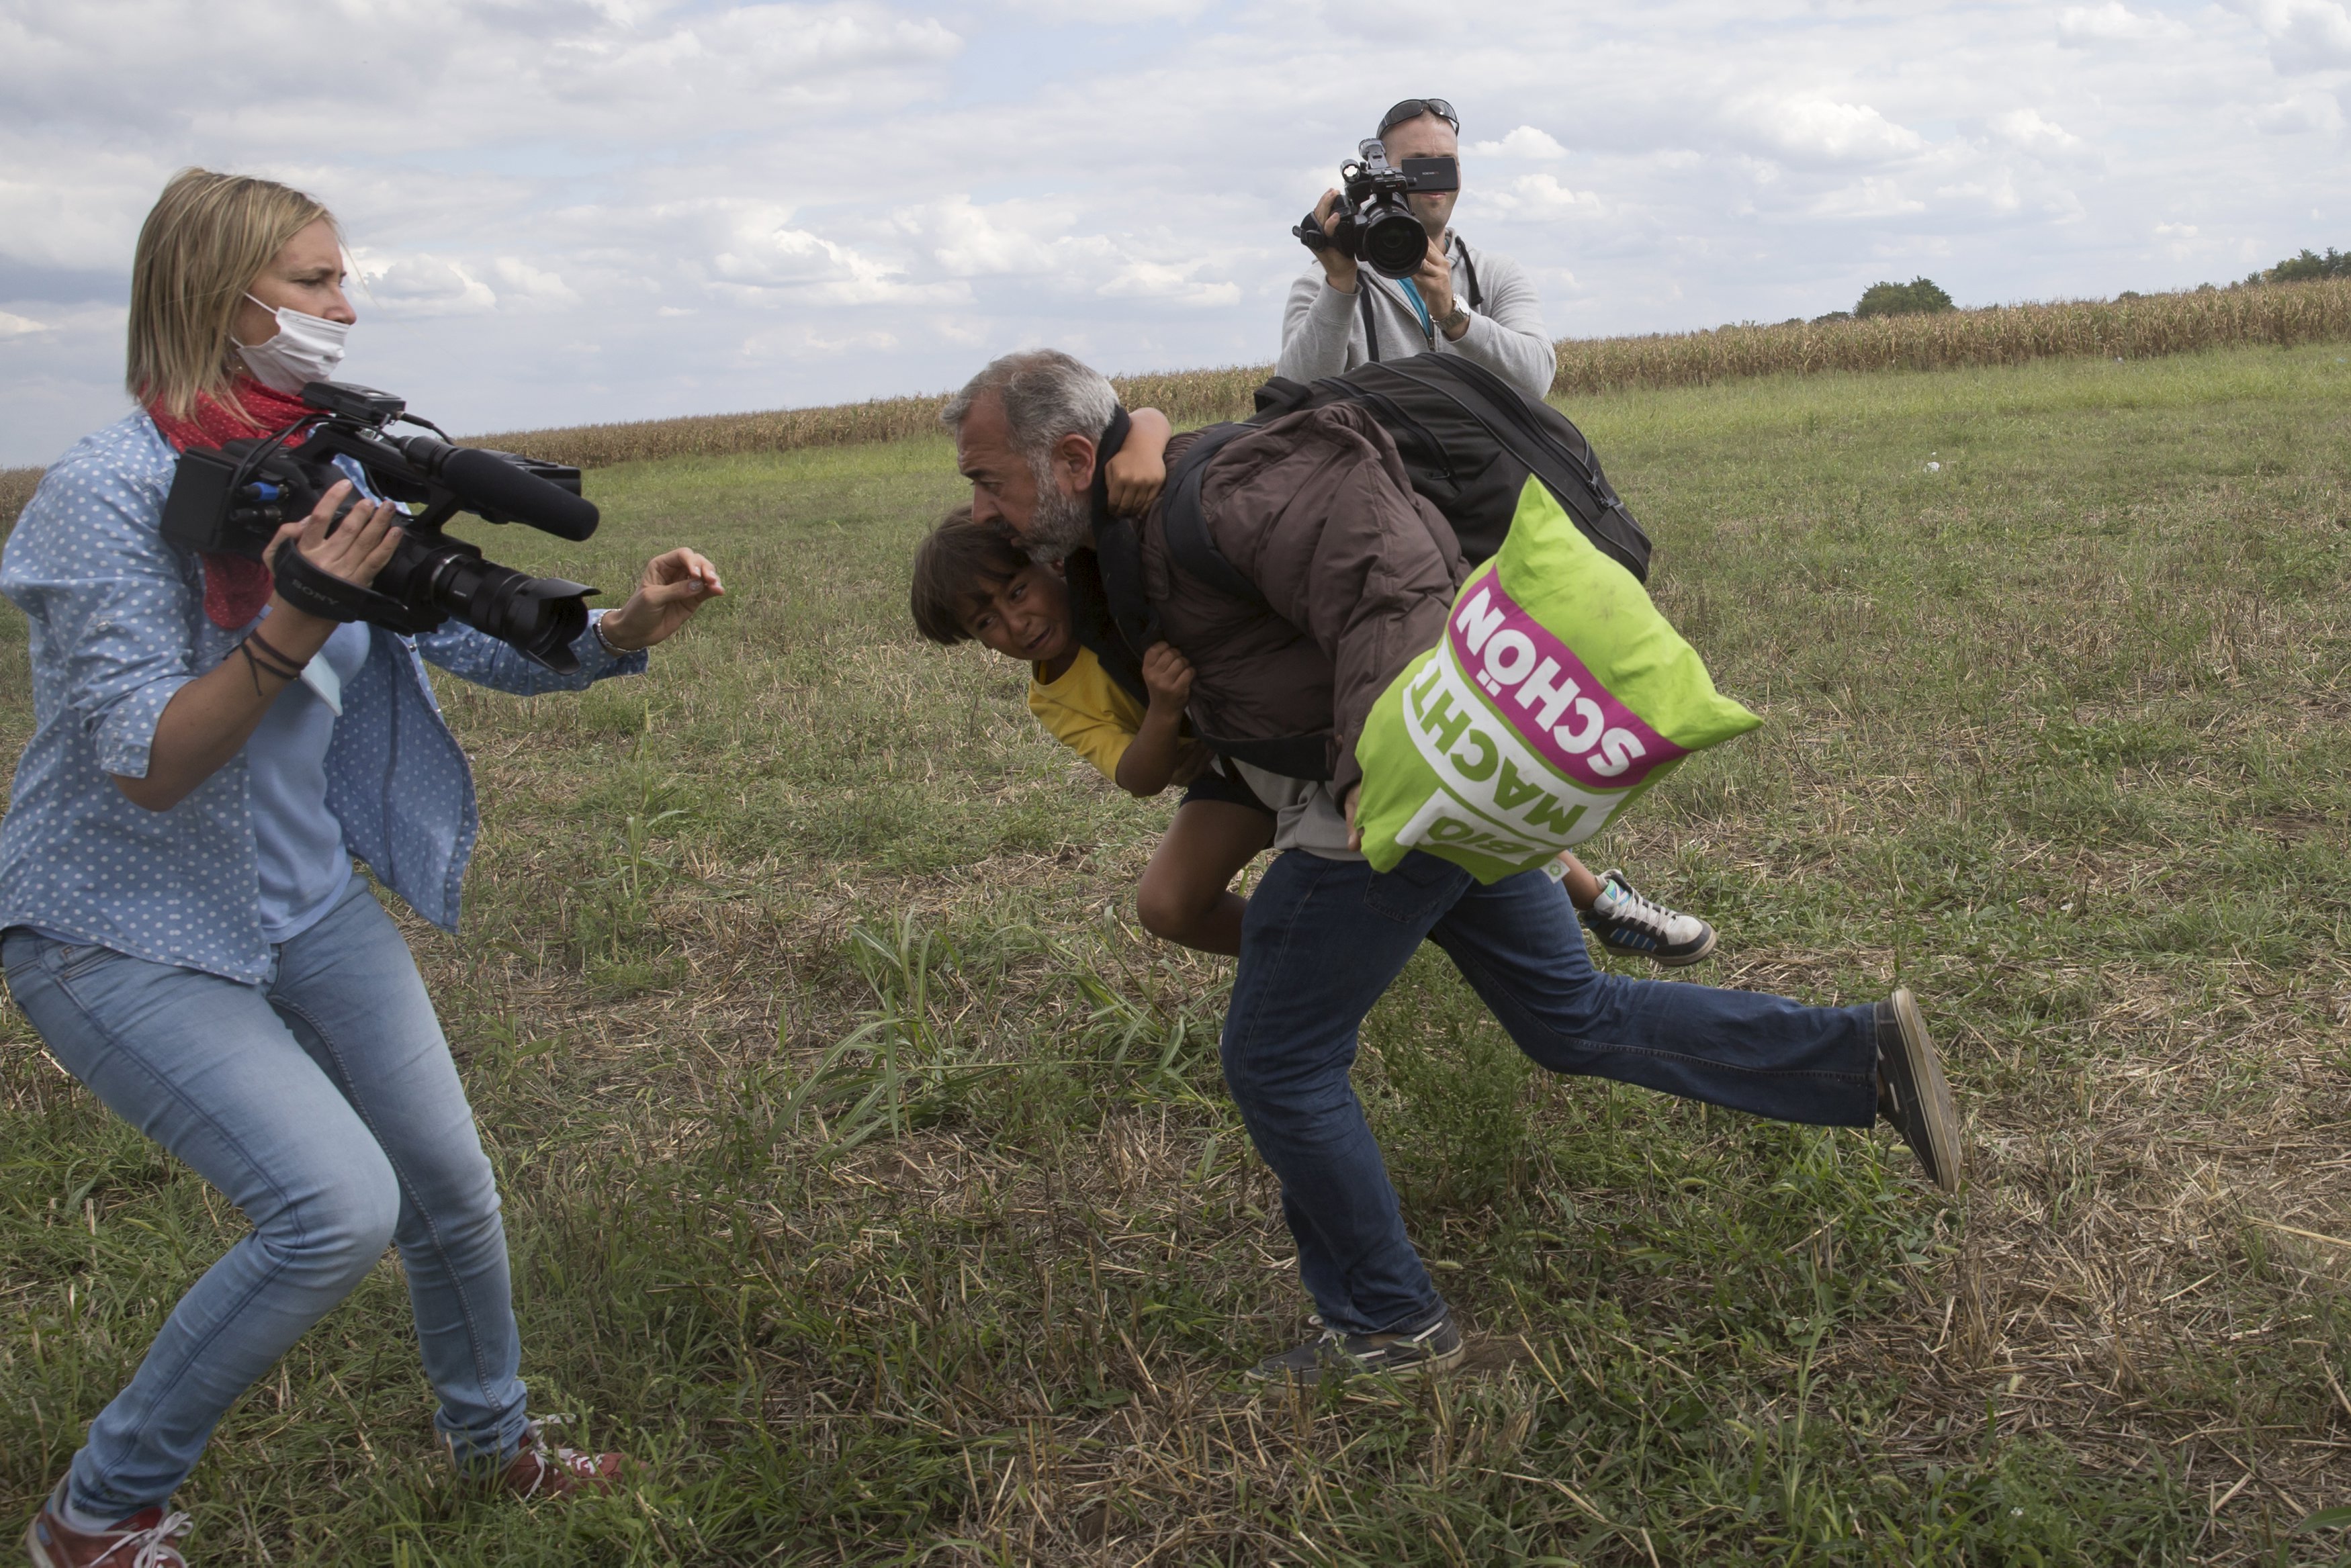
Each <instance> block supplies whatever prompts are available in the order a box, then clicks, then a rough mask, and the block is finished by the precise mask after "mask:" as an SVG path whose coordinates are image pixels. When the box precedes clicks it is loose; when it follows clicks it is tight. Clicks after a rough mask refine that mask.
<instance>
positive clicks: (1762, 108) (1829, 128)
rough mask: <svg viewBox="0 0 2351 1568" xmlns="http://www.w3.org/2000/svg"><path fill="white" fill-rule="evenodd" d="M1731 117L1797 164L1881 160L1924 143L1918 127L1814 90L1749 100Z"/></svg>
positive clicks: (1901, 155) (1905, 154)
mask: <svg viewBox="0 0 2351 1568" xmlns="http://www.w3.org/2000/svg"><path fill="white" fill-rule="evenodd" d="M1735 119H1737V120H1738V121H1739V122H1740V124H1741V125H1742V126H1743V127H1744V129H1746V130H1748V131H1750V133H1751V134H1753V135H1755V136H1757V137H1758V138H1760V140H1762V141H1763V143H1764V144H1765V145H1766V146H1768V147H1770V148H1771V149H1772V150H1773V151H1777V152H1778V153H1779V154H1780V155H1781V156H1782V157H1783V158H1787V159H1791V160H1793V161H1799V162H1821V163H1877V162H1886V161H1891V160H1895V159H1899V158H1907V157H1908V156H1909V155H1911V154H1912V153H1915V152H1917V151H1919V149H1921V148H1922V147H1924V146H1925V145H1926V143H1925V141H1924V140H1923V139H1921V138H1920V136H1919V135H1918V133H1917V131H1915V130H1911V129H1909V128H1908V127H1907V126H1902V125H1896V124H1895V123H1894V122H1893V121H1891V120H1889V119H1886V117H1885V116H1884V115H1882V114H1880V113H1878V111H1877V110H1876V109H1874V108H1872V107H1871V106H1870V105H1868V104H1865V103H1842V102H1839V101H1838V100H1836V99H1831V98H1823V97H1820V96H1818V95H1813V94H1804V95H1799V96H1794V97H1782V98H1766V99H1747V100H1746V101H1745V102H1744V103H1742V104H1740V105H1739V106H1738V108H1737V109H1736V110H1735Z"/></svg>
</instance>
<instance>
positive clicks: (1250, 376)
mask: <svg viewBox="0 0 2351 1568" xmlns="http://www.w3.org/2000/svg"><path fill="white" fill-rule="evenodd" d="M2345 337H2351V280H2343V279H2327V280H2321V281H2316V282H2310V283H2291V284H2275V285H2270V286H2262V287H2251V288H2245V287H2240V288H2230V289H2204V290H2196V291H2189V292H2182V293H2178V294H2153V295H2146V296H2140V297H2138V298H2136V299H2116V300H2071V301H2065V302H2063V303H2059V304H2054V305H2012V306H1992V307H1991V308H1989V309H1983V310H1962V311H1953V312H1949V313H1948V314H1944V315H1939V316H1897V317H1876V318H1874V319H1871V320H1867V321H1828V322H1821V323H1818V324H1814V323H1810V322H1802V321H1792V322H1784V323H1782V324H1780V325H1777V326H1769V327H1766V326H1740V327H1719V328H1716V329H1713V330H1710V331H1704V332H1672V333H1657V334H1654V335H1651V336H1647V337H1563V338H1562V339H1560V342H1559V374H1558V379H1555V380H1554V381H1553V382H1552V395H1553V396H1554V397H1565V396H1570V395H1574V394H1589V393H1594V392H1609V391H1618V390H1623V389H1630V388H1655V387H1689V386H1708V385H1711V384H1712V383H1714V382H1717V381H1725V380H1734V379H1740V378H1744V377H1750V376H1781V375H1792V376H1813V375H1821V374H1825V373H1831V372H1836V371H1847V370H1949V369H1960V368H1963V367H1968V366H1981V365H2022V364H2026V363H2029V362H2031V361H2033V360H2036V359H2063V358H2124V359H2143V358H2151V357H2153V356H2156V355H2164V354H2188V353H2196V352H2200V351H2203V350H2207V349H2213V348H2236V347H2241V346H2244V345H2247V344H2269V345H2272V346H2274V347H2278V348H2288V347H2291V346H2293V345H2295V344H2299V343H2317V342H2329V341H2335V340H2338V339H2341V338H2345ZM1272 371H1273V368H1272V367H1271V366H1270V365H1234V366H1225V367H1222V368H1219V369H1204V370H1170V371H1165V372H1159V373H1154V374H1148V375H1140V376H1123V377H1116V378H1113V380H1114V381H1115V384H1116V385H1117V387H1118V390H1119V396H1120V398H1121V399H1122V400H1123V401H1124V402H1125V403H1126V405H1127V406H1128V407H1129V408H1158V409H1160V410H1164V411H1165V413H1166V414H1167V416H1168V417H1169V418H1170V419H1172V420H1173V421H1175V424H1176V425H1177V427H1178V428H1183V427H1187V426H1191V425H1199V424H1207V423H1208V422H1210V421H1216V420H1230V419H1239V418H1242V417H1244V416H1245V415H1247V414H1248V413H1249V409H1250V394H1251V393H1253V392H1254V391H1255V390H1256V389H1257V388H1258V386H1259V383H1261V382H1262V381H1264V379H1266V378H1267V377H1268V376H1270V375H1271V374H1272ZM945 404H946V397H945V396H944V395H941V396H937V397H907V398H882V399H876V400H872V401H870V402H862V403H837V404H832V405H830V406H828V407H824V408H812V409H773V410H764V411H760V412H755V413H745V414H695V415H689V416H686V417H684V418H681V419H666V420H638V421H628V422H624V423H617V424H599V425H572V426H567V427H565V428H563V429H559V430H527V431H499V432H496V433H495V434H491V435H485V436H478V437H474V438H470V439H472V440H474V441H476V442H477V443H478V444H481V445H485V446H492V447H499V448H503V449H507V450H511V451H517V452H529V453H531V454H532V455H533V456H536V457H541V458H546V459H548V460H549V461H552V462H569V463H572V464H575V465H577V466H579V467H580V468H608V467H610V466H611V465H612V464H614V463H621V462H654V461H659V460H662V459H665V458H673V457H731V456H741V455H744V454H747V453H751V452H792V451H796V450H799V449H800V448H804V447H818V446H854V445H858V444H860V443H863V442H868V441H904V440H906V439H908V438H911V437H917V436H925V435H929V434H931V433H932V432H933V431H935V430H936V429H937V428H938V417H939V410H940V409H941V408H942V407H944V406H945ZM39 478H40V471H39V470H38V469H32V468H12V469H0V526H5V525H6V524H9V523H13V522H14V521H15V520H16V514H17V512H18V511H20V510H21V509H22V508H23V506H24V504H25V502H26V500H27V499H29V498H30V496H31V495H32V493H33V485H34V484H35V483H37V481H38V480H39Z"/></svg>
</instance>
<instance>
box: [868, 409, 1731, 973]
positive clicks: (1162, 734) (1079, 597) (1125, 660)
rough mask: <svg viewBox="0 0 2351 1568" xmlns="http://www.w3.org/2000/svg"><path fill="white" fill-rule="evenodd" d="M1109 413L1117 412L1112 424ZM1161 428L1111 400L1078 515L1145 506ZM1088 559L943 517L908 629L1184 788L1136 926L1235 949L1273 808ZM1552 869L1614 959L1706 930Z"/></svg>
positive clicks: (970, 519) (1130, 777)
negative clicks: (1084, 508) (1129, 627)
mask: <svg viewBox="0 0 2351 1568" xmlns="http://www.w3.org/2000/svg"><path fill="white" fill-rule="evenodd" d="M1122 421H1123V422H1122ZM1168 436H1169V427H1168V424H1167V421H1166V419H1165V416H1164V415H1162V414H1160V413H1159V412H1158V410H1155V409H1138V410H1134V413H1133V414H1132V415H1129V414H1127V413H1125V412H1124V411H1123V410H1118V409H1116V408H1115V406H1114V405H1113V410H1112V414H1111V418H1110V421H1109V424H1108V427H1107V430H1106V432H1105V437H1104V441H1103V442H1102V446H1103V450H1104V451H1105V452H1108V453H1109V454H1110V455H1108V456H1106V457H1104V458H1103V460H1102V462H1101V464H1100V472H1099V473H1098V474H1097V475H1096V477H1095V479H1094V481H1093V483H1092V497H1091V499H1092V508H1093V510H1094V511H1096V512H1098V513H1099V514H1101V515H1103V516H1111V515H1116V516H1131V515H1134V514H1140V513H1142V512H1144V511H1145V510H1147V509H1148V508H1149V506H1150V504H1151V503H1152V502H1153V501H1154V500H1155V499H1157V497H1158V493H1159V487H1160V485H1161V483H1163V482H1164V481H1165V478H1166V473H1167V471H1166V467H1165V462H1164V461H1163V458H1164V454H1165V451H1166V447H1167V441H1168ZM1100 583H1101V578H1100V566H1099V564H1098V563H1097V562H1096V560H1095V559H1094V556H1093V553H1092V551H1091V550H1088V549H1085V548H1083V547H1081V548H1079V549H1076V550H1073V551H1071V553H1070V554H1069V555H1068V556H1065V557H1063V558H1062V559H1060V560H1053V561H1045V560H1031V559H1030V557H1029V555H1028V553H1027V552H1026V551H1024V550H1023V549H1022V548H1021V547H1020V546H1019V545H1016V544H1015V543H1014V542H1013V540H1012V537H1011V535H1009V533H1008V532H1007V531H1006V529H1005V528H1004V527H1003V526H1002V524H1000V523H997V522H982V521H980V520H979V519H978V518H977V517H975V516H974V515H973V512H972V508H970V507H969V506H961V507H957V508H956V510H955V511H954V512H952V513H950V514H948V515H947V517H946V520H945V521H944V522H942V523H941V524H939V525H938V527H937V528H935V530H933V531H932V533H931V535H930V536H929V537H928V538H926V539H925V540H924V541H923V543H922V545H921V547H920V548H919V549H917V550H916V552H915V555H914V583H913V587H912V589H911V591H910V593H909V595H908V598H909V601H910V604H909V607H910V608H911V610H912V611H913V614H914V625H915V628H916V629H918V630H919V631H921V632H922V634H923V635H924V636H925V637H926V638H928V639H930V640H932V641H933V642H935V643H939V644H941V645H942V646H952V645H954V644H956V643H958V642H965V641H971V640H977V642H979V643H980V644H981V645H982V646H983V647H986V648H987V649H991V650H992V651H994V652H997V653H1001V654H1003V655H1005V656H1006V657H1007V658H1009V659H1020V660H1021V661H1023V662H1024V663H1026V664H1028V665H1029V669H1030V671H1031V675H1032V679H1031V680H1030V682H1029V711H1031V712H1033V713H1035V714H1036V715H1037V719H1038V722H1040V723H1041V724H1043V725H1044V726H1045V728H1046V730H1047V731H1048V732H1050V734H1051V735H1052V736H1053V737H1054V738H1055V739H1056V740H1058V741H1060V742H1062V743H1063V744H1064V745H1066V746H1068V747H1070V749H1071V750H1072V751H1074V752H1076V753H1078V754H1079V755H1081V756H1082V757H1084V758H1085V759H1086V761H1087V762H1089V763H1092V764H1093V765H1094V767H1095V768H1096V769H1097V770H1098V771H1099V772H1100V773H1101V774H1102V776H1103V777H1104V778H1106V779H1108V780H1110V782H1111V783H1113V784H1116V785H1118V787H1119V788H1121V789H1123V790H1125V791H1126V792H1127V793H1128V794H1134V795H1138V796H1143V797H1145V798H1147V797H1149V796H1152V795H1155V794H1159V793H1160V792H1161V791H1162V790H1164V789H1165V788H1166V787H1167V786H1168V784H1171V783H1172V784H1184V785H1185V791H1184V800H1183V804H1182V805H1180V806H1178V807H1177V808H1176V812H1175V821H1174V822H1172V823H1171V824H1170V825H1169V826H1168V829H1167V836H1166V837H1165V839H1163V840H1161V842H1160V846H1159V848H1158V850H1157V851H1156V852H1155V854H1154V855H1153V856H1152V857H1151V863H1150V865H1149V866H1148V867H1146V868H1145V869H1144V874H1143V881H1142V883H1141V884H1140V885H1139V886H1138V887H1137V888H1136V889H1135V909H1136V913H1137V914H1138V915H1139V916H1140V917H1141V919H1142V920H1143V927H1144V929H1145V930H1147V931H1149V932H1150V933H1151V934H1152V935H1154V936H1155V937H1159V938H1162V939H1164V940H1167V941H1172V942H1180V943H1182V944H1183V945H1184V946H1186V947H1188V948H1195V949H1197V950H1200V951H1202V952H1211V953H1223V954H1225V955H1227V956H1228V957H1229V956H1232V955H1235V954H1238V952H1239V951H1240V940H1241V916H1242V911H1243V909H1245V907H1246V902H1245V900H1244V899H1242V898H1241V897H1240V896H1239V895H1238V894H1236V893H1234V892H1232V891H1231V885H1232V881H1233V878H1234V877H1237V876H1238V875H1239V874H1240V871H1241V868H1242V867H1245V866H1247V865H1248V864H1249V862H1250V861H1251V860H1253V859H1255V858H1256V857H1258V855H1259V853H1261V852H1262V851H1263V850H1264V849H1265V847H1266V846H1268V845H1270V844H1271V843H1272V842H1273V838H1274V831H1275V826H1276V817H1275V813H1274V811H1273V809H1272V808H1271V807H1270V806H1268V805H1266V804H1265V803H1264V802H1263V801H1262V800H1260V799H1259V797H1258V795H1257V794H1256V792H1255V791H1253V790H1252V789H1251V788H1250V787H1249V784H1248V783H1247V782H1245V781H1244V780H1243V778H1242V777H1241V775H1240V772H1239V768H1240V764H1238V763H1231V762H1228V761H1227V760H1226V759H1224V758H1220V757H1217V756H1214V755H1212V754H1210V753H1208V752H1207V748H1206V747H1204V746H1203V745H1201V744H1200V743H1199V742H1196V741H1193V740H1191V739H1190V738H1189V736H1188V734H1187V733H1186V731H1185V729H1184V709H1185V706H1186V702H1187V701H1189V699H1190V696H1191V691H1192V667H1191V665H1190V663H1189V662H1188V661H1186V659H1185V658H1184V656H1183V655H1182V654H1181V653H1178V652H1177V651H1176V650H1175V649H1174V648H1173V647H1171V646H1170V645H1169V644H1167V643H1165V642H1164V641H1163V642H1156V643H1150V644H1147V645H1146V646H1145V647H1144V649H1143V651H1142V652H1141V654H1140V655H1139V656H1138V655H1136V654H1135V653H1134V650H1133V649H1131V648H1130V647H1129V645H1128V643H1127V640H1126V639H1125V638H1124V637H1123V635H1122V634H1121V633H1120V631H1119V629H1118V628H1117V627H1115V626H1114V625H1113V624H1112V623H1111V618H1110V616H1109V614H1108V611H1107V607H1105V606H1103V605H1102V603H1101V602H1100V600H1101V596H1102V588H1101V586H1100ZM1552 875H1553V876H1555V877H1558V878H1559V879H1560V881H1561V883H1562V886H1564V887H1565V888H1566V889H1567V893H1568V897H1569V899H1570V900H1571V901H1572V902H1573V904H1574V906H1575V908H1576V909H1577V911H1578V913H1579V916H1580V918H1581V919H1583V923H1584V925H1585V926H1586V927H1587V928H1588V929H1590V930H1591V931H1592V933H1593V936H1595V937H1596V938H1597V939H1598V940H1599V941H1600V943H1601V945H1602V946H1603V947H1604V948H1606V949H1607V950H1609V951H1610V952H1612V953H1614V954H1616V955H1617V956H1618V957H1620V958H1633V957H1641V958H1647V959H1649V960H1652V961H1655V962H1656V963H1659V964H1662V965H1665V966H1666V967H1667V968H1677V967H1680V966H1682V965H1686V964H1693V963H1697V962H1698V961H1701V960H1703V959H1705V958H1706V957H1707V956H1708V955H1709V954H1710V953H1712V952H1713V951H1714V946H1715V933H1714V928H1713V927H1712V926H1710V925H1708V923H1707V922H1706V921H1704V920H1701V919H1698V918H1697V917H1696V916H1694V915H1686V914H1683V913H1681V912H1679V911H1678V910H1675V909H1667V908H1666V907H1665V906H1664V905H1662V904H1659V903H1657V902H1656V901H1655V900H1654V899H1651V898H1645V897H1643V896H1642V895H1641V894H1640V893H1639V892H1638V891H1636V890H1635V888H1634V887H1633V885H1632V883H1631V882H1629V881H1628V880H1626V879H1625V874H1624V873H1623V872H1621V871H1609V872H1607V873H1606V874H1604V876H1600V877H1595V876H1593V874H1592V872H1591V871H1590V870H1588V869H1587V868H1586V867H1584V865H1583V862H1582V861H1580V860H1578V859H1577V858H1576V857H1574V856H1573V855H1572V854H1570V855H1562V856H1561V857H1559V860H1558V863H1557V865H1556V866H1555V867H1553V869H1552Z"/></svg>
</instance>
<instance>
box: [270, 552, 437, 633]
mask: <svg viewBox="0 0 2351 1568" xmlns="http://www.w3.org/2000/svg"><path fill="white" fill-rule="evenodd" d="M274 575H275V576H276V578H277V591H278V592H279V593H280V594H283V595H284V596H285V597H286V602H287V604H289V605H291V606H293V607H295V608H296V609H298V610H300V611H302V612H303V613H304V614H306V615H314V616H317V617H318V618H319V619H321V620H334V621H354V620H368V621H374V622H375V623H377V624H378V625H380V626H404V625H407V624H408V623H410V622H411V621H413V619H414V617H413V616H412V615H411V614H410V613H409V611H408V607H407V606H405V605H403V604H402V603H401V602H400V601H399V600H398V599H394V598H387V597H384V596H383V595H381V594H380V593H377V592H376V591H375V590H374V589H373V588H368V587H360V585H359V584H357V583H353V582H347V581H345V580H344V579H343V578H341V577H339V576H335V574H334V573H332V572H330V571H328V570H327V569H326V568H325V567H323V566H319V565H317V564H316V563H315V562H313V561H312V560H311V559H310V557H309V556H305V555H304V554H303V553H302V550H301V547H300V546H299V545H297V544H295V543H294V542H293V541H292V540H288V541H287V543H286V544H285V545H284V546H283V547H281V548H280V549H279V550H278V552H277V570H276V572H275V574H274Z"/></svg>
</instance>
